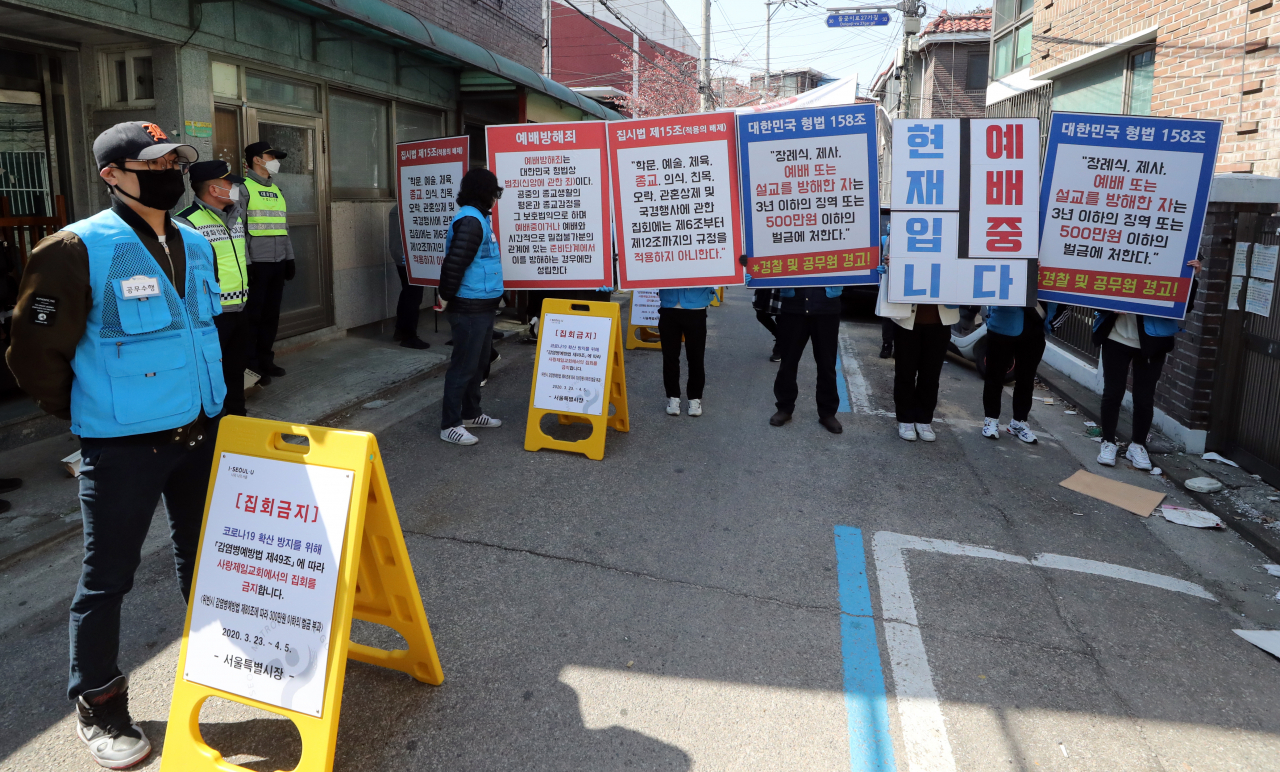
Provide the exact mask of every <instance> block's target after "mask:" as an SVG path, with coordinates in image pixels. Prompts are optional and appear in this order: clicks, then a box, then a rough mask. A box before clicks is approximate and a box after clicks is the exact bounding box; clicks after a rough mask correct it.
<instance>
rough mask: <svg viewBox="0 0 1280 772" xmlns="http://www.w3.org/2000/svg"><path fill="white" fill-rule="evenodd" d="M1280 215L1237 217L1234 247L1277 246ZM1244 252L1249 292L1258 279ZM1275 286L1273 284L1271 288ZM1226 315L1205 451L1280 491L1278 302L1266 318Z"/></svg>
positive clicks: (1233, 312)
mask: <svg viewBox="0 0 1280 772" xmlns="http://www.w3.org/2000/svg"><path fill="white" fill-rule="evenodd" d="M1278 233H1280V214H1265V213H1255V212H1241V213H1240V214H1239V220H1238V221H1237V224H1236V244H1244V243H1249V244H1253V245H1254V247H1256V246H1258V245H1277V244H1280V235H1277V234H1278ZM1257 272H1258V271H1257V269H1256V268H1255V266H1254V259H1253V248H1252V247H1251V248H1250V249H1249V252H1248V271H1247V273H1248V276H1247V277H1244V278H1243V282H1244V284H1245V286H1246V287H1247V285H1248V284H1252V283H1254V282H1255V281H1261V280H1260V279H1255V278H1253V277H1254V275H1255V274H1256V273H1257ZM1273 285H1274V283H1273ZM1245 295H1246V292H1245V291H1244V290H1242V291H1241V293H1240V298H1239V306H1240V310H1226V311H1224V312H1223V318H1222V346H1221V348H1220V349H1219V359H1218V366H1217V377H1216V378H1215V383H1214V395H1213V409H1212V414H1211V418H1210V424H1209V445H1210V446H1211V447H1213V448H1215V449H1218V450H1219V451H1220V452H1222V453H1224V454H1226V455H1228V456H1230V457H1231V458H1232V459H1233V460H1235V461H1236V462H1237V463H1239V464H1240V465H1241V466H1242V467H1244V468H1245V469H1247V470H1249V471H1250V472H1253V473H1255V474H1258V475H1260V476H1261V477H1262V478H1263V479H1265V480H1266V481H1267V482H1268V483H1270V484H1271V485H1280V301H1277V300H1276V298H1275V296H1274V294H1273V296H1272V298H1271V303H1270V307H1269V308H1268V309H1267V311H1268V314H1269V315H1267V316H1262V315H1260V314H1256V313H1250V312H1247V311H1246V310H1245Z"/></svg>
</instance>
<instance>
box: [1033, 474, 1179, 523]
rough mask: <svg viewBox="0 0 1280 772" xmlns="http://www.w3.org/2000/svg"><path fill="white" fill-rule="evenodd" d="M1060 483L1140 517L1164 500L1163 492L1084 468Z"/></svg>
mask: <svg viewBox="0 0 1280 772" xmlns="http://www.w3.org/2000/svg"><path fill="white" fill-rule="evenodd" d="M1058 484H1059V485H1061V486H1062V487H1064V488H1066V489H1068V490H1073V491H1075V492H1076V493H1083V494H1084V495H1086V496H1090V497H1092V498H1095V499H1098V500H1100V501H1105V502H1107V503H1108V504H1114V505H1116V506H1117V507H1120V508H1121V509H1123V510H1126V511H1129V512H1132V513H1133V514H1135V515H1138V516H1139V517H1150V516H1151V511H1152V510H1153V509H1155V508H1156V507H1158V506H1160V502H1162V501H1164V494H1163V493H1159V492H1157V491H1150V490H1147V489H1146V488H1139V487H1138V486H1136V485H1129V484H1128V483H1122V482H1117V481H1116V480H1109V479H1107V478H1106V477H1101V476H1099V475H1096V474H1093V473H1092V472H1086V471H1084V470H1083V469H1082V470H1080V471H1078V472H1076V473H1075V474H1073V475H1071V476H1070V477H1068V478H1067V479H1065V480H1063V481H1062V482H1060V483H1058Z"/></svg>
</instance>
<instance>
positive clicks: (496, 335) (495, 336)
mask: <svg viewBox="0 0 1280 772" xmlns="http://www.w3.org/2000/svg"><path fill="white" fill-rule="evenodd" d="M505 337H507V334H506V333H505V332H502V331H501V330H494V331H493V339H494V340H502V339H503V338H505Z"/></svg>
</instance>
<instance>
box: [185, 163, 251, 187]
mask: <svg viewBox="0 0 1280 772" xmlns="http://www.w3.org/2000/svg"><path fill="white" fill-rule="evenodd" d="M189 174H190V175H191V187H192V188H195V186H196V185H199V184H200V183H202V182H206V181H208V180H226V181H227V182H231V183H235V184H237V185H238V184H240V183H242V182H244V177H237V176H235V175H234V174H232V173H231V165H230V164H228V163H227V162H226V161H201V162H200V163H198V164H191V170H190V172H189Z"/></svg>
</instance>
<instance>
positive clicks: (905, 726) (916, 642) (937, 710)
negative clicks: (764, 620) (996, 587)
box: [837, 527, 1217, 772]
mask: <svg viewBox="0 0 1280 772" xmlns="http://www.w3.org/2000/svg"><path fill="white" fill-rule="evenodd" d="M838 531H839V527H837V532H838ZM837 541H838V540H837ZM909 549H913V550H920V551H922V552H940V553H944V554H948V555H961V556H965V557H973V558H986V559H988V560H1000V561H1005V562H1009V563H1018V564H1020V565H1025V566H1039V567H1041V568H1057V569H1060V570H1064V571H1076V572H1079V573H1085V574H1093V575H1095V576H1106V577H1109V578H1112V579H1122V580H1124V581H1127V582H1136V583H1138V584H1145V585H1147V586H1149V587H1158V588H1160V589H1164V590H1171V591H1173V592H1180V593H1183V594H1185V595H1191V596H1193V597H1197V598H1204V599H1205V600H1210V601H1215V602H1216V600H1217V599H1216V598H1214V597H1213V595H1211V594H1209V593H1208V592H1207V591H1205V589H1204V588H1203V587H1201V586H1200V585H1198V584H1194V583H1192V582H1188V581H1184V580H1182V579H1175V578H1173V577H1171V576H1164V575H1162V574H1154V573H1151V572H1150V571H1141V570H1138V569H1136V568H1128V567H1127V566H1118V565H1115V564H1113V563H1102V562H1100V561H1097V560H1086V559H1084V558H1073V557H1070V556H1067V555H1054V554H1052V553H1042V554H1039V555H1036V556H1035V557H1033V558H1030V559H1028V558H1024V557H1022V556H1020V555H1010V554H1009V553H1007V552H999V551H996V550H993V549H989V548H987V547H978V546H974V545H972V544H961V543H959V542H954V541H947V540H944V539H924V538H921V537H919V536H908V535H906V534H901V533H892V532H890V531H879V532H877V533H876V535H875V537H874V539H873V540H872V553H873V554H874V556H875V561H876V581H877V582H878V584H879V585H880V613H881V615H882V619H883V620H884V638H885V643H886V644H887V646H888V654H889V666H890V669H891V672H892V673H893V683H894V697H895V698H896V700H897V703H898V714H899V716H900V717H901V720H902V744H903V746H904V747H905V748H906V751H907V765H908V768H909V769H910V770H911V772H951V771H952V770H954V769H955V768H956V763H955V758H954V757H953V756H952V753H951V743H950V741H949V740H948V739H947V728H946V725H945V724H944V723H943V721H942V706H941V705H940V704H939V702H938V693H937V691H936V690H935V688H934V685H933V671H932V670H930V669H929V657H928V655H927V654H926V653H925V648H924V639H923V638H922V637H921V635H920V627H919V620H918V617H917V616H916V604H915V599H914V598H913V597H912V596H911V579H910V576H909V575H908V574H907V563H906V558H905V554H904V553H905V552H906V551H907V550H909ZM839 554H840V553H839V551H838V549H837V555H839ZM841 562H843V561H841ZM841 583H842V585H843V574H841ZM843 601H844V598H843V593H842V595H841V604H842V608H843ZM845 662H846V664H845V671H846V673H847V672H848V667H849V666H848V658H847V655H846V660H845ZM846 679H847V676H846ZM850 716H852V712H851V713H850ZM850 724H851V725H852V719H851V720H850ZM850 733H851V734H852V729H850ZM855 768H856V767H855Z"/></svg>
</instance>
